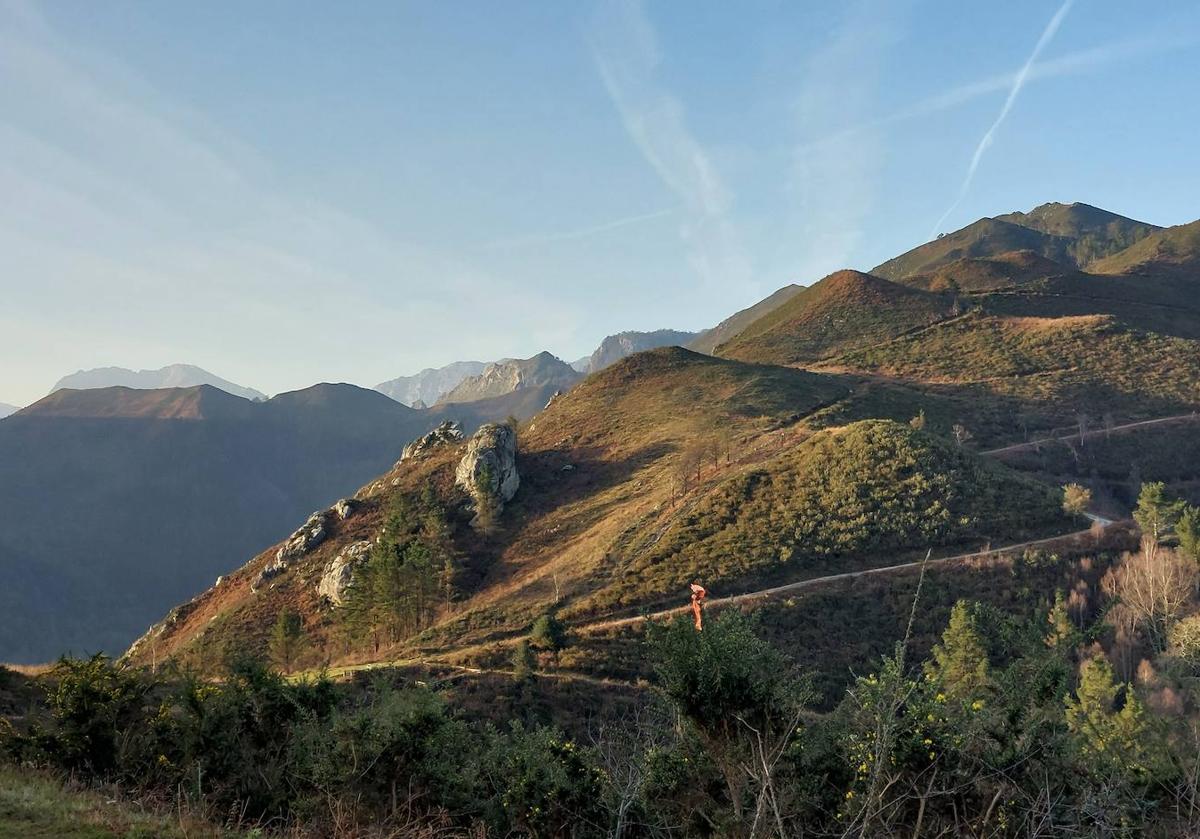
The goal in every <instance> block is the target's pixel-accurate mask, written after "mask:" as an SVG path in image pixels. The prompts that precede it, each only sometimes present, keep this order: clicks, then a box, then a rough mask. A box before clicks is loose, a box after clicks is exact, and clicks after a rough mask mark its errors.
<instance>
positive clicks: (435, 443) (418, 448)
mask: <svg viewBox="0 0 1200 839" xmlns="http://www.w3.org/2000/svg"><path fill="white" fill-rule="evenodd" d="M462 438H463V433H462V426H460V425H459V424H458V423H457V422H455V421H454V420H446V421H445V422H443V423H442V424H441V425H439V426H438V427H437V428H435V429H433V431H430V432H429V433H428V434H426V435H425V436H424V437H419V438H417V439H416V440H413V441H412V442H411V443H409V444H408V445H407V446H405V447H404V451H403V452H402V453H401V454H400V462H401V463H403V462H404V461H406V460H412V459H413V458H416V457H422V456H423V455H426V454H428V453H429V452H431V451H433V450H434V449H436V448H438V447H439V446H447V445H454V444H456V443H459V442H461V441H462Z"/></svg>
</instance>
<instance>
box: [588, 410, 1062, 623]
mask: <svg viewBox="0 0 1200 839" xmlns="http://www.w3.org/2000/svg"><path fill="white" fill-rule="evenodd" d="M1071 524H1072V522H1070V521H1068V520H1066V519H1065V518H1064V517H1063V515H1062V512H1061V510H1060V509H1059V504H1058V499H1057V498H1056V496H1055V494H1054V493H1053V492H1052V491H1051V490H1050V489H1049V488H1047V487H1046V486H1044V485H1042V484H1038V483H1035V482H1033V481H1031V480H1028V479H1024V478H1022V477H1020V476H1018V475H1015V474H1014V473H1011V472H1009V471H1008V470H1006V469H1004V468H1003V467H1000V466H997V465H996V464H994V463H990V462H986V461H983V460H981V459H980V458H978V457H976V456H974V455H971V454H968V453H966V452H964V451H962V450H961V449H958V448H956V447H954V446H953V444H951V443H949V442H947V441H946V440H944V439H942V438H939V437H934V436H932V435H929V434H925V433H922V432H918V431H915V430H913V429H912V428H911V427H909V426H908V425H906V424H899V423H895V422H890V421H878V420H877V421H868V422H860V423H855V424H853V425H850V426H847V427H845V428H842V429H836V430H832V431H826V432H822V433H819V434H817V435H814V436H813V437H811V438H809V439H808V440H805V441H804V442H802V443H800V444H799V445H798V446H796V447H794V448H793V449H790V450H788V451H785V452H784V453H782V454H780V455H779V456H777V457H774V458H772V459H770V460H768V461H765V462H763V463H762V464H760V465H758V466H755V467H754V468H752V469H749V470H746V471H743V472H741V473H740V474H737V475H736V476H733V477H731V478H729V479H727V480H725V481H724V482H722V483H721V484H720V485H719V486H717V487H716V488H715V489H713V490H712V491H711V492H709V493H708V494H707V495H706V496H705V497H703V498H702V499H701V500H700V501H699V502H698V503H697V504H695V505H694V506H692V507H691V508H690V509H688V510H687V511H686V512H685V513H683V514H681V515H680V516H677V517H676V520H675V521H674V522H673V523H672V525H671V526H670V527H669V528H668V529H667V530H666V532H665V534H663V536H662V538H660V539H659V540H657V542H656V543H655V544H653V545H652V546H650V547H648V548H646V549H645V550H643V551H641V552H638V553H636V554H635V555H633V556H631V557H630V558H629V561H628V565H627V568H625V569H624V573H622V574H621V575H620V577H618V578H616V579H614V580H613V581H612V582H611V583H610V584H609V585H608V586H606V587H604V588H602V589H600V590H599V591H597V592H596V593H595V594H594V595H592V596H591V597H590V598H588V599H587V601H586V602H585V603H584V604H581V606H582V607H584V608H588V607H590V609H591V610H592V611H595V612H597V613H602V612H604V611H605V610H606V609H607V608H609V607H612V606H616V605H628V604H629V603H638V602H644V601H645V599H646V597H647V595H654V594H662V595H665V594H668V593H670V592H675V591H682V590H684V589H686V584H687V582H688V581H689V580H693V579H701V580H704V581H705V582H706V584H715V583H713V581H717V580H719V581H722V583H724V584H725V585H726V586H740V587H746V586H749V585H751V584H757V583H766V582H768V581H771V580H775V579H779V578H780V577H781V575H785V576H786V577H787V579H789V580H790V579H799V578H802V577H806V576H819V575H821V574H826V573H836V572H838V571H842V570H846V569H847V568H853V567H861V566H863V565H884V564H892V563H894V562H896V561H899V560H898V559H897V557H901V556H904V555H905V554H906V553H907V552H911V551H914V550H919V549H923V548H925V547H931V546H932V547H939V546H967V545H970V546H976V545H978V544H981V543H984V542H991V541H994V542H997V543H1000V542H1015V541H1023V540H1025V539H1027V538H1031V537H1033V536H1036V535H1042V534H1044V533H1046V532H1047V531H1050V532H1061V531H1063V530H1066V529H1069V527H1070V526H1071Z"/></svg>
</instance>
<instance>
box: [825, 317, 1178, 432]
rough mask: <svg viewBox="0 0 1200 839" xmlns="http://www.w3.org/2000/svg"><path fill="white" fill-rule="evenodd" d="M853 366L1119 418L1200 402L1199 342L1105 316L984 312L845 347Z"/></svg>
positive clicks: (1170, 410) (1169, 410)
mask: <svg viewBox="0 0 1200 839" xmlns="http://www.w3.org/2000/svg"><path fill="white" fill-rule="evenodd" d="M843 361H844V362H845V363H846V364H847V365H848V366H850V367H852V368H856V369H862V370H870V371H875V372H879V373H884V374H887V375H892V376H899V377H904V378H909V379H919V380H922V381H925V382H941V383H955V384H964V383H977V384H981V385H983V386H984V388H985V389H986V390H987V391H988V392H990V393H994V394H997V395H999V396H1000V397H1014V398H1017V399H1021V400H1026V401H1029V402H1033V403H1043V404H1045V403H1055V404H1058V405H1060V406H1064V407H1066V408H1067V409H1069V410H1071V411H1086V412H1089V413H1095V414H1103V413H1111V414H1113V415H1116V416H1121V417H1131V418H1142V417H1152V416H1165V415H1168V414H1171V413H1178V412H1180V411H1183V410H1190V409H1191V408H1193V407H1194V406H1197V405H1200V344H1198V343H1196V342H1194V341H1188V340H1183V339H1179V338H1173V337H1167V336H1163V335H1158V334H1155V333H1148V332H1141V331H1138V330H1133V329H1129V328H1126V327H1124V326H1122V325H1121V324H1120V323H1118V322H1117V321H1116V320H1115V319H1114V318H1113V317H1111V316H1104V315H1092V316H1081V317H1066V318H1004V317H998V316H992V315H988V314H985V313H982V312H975V313H972V314H970V315H968V316H966V317H964V318H960V319H958V320H955V321H953V322H950V323H946V324H942V325H940V326H938V327H935V328H933V329H930V330H926V331H925V332H923V333H921V334H920V335H919V336H913V337H909V338H901V339H898V340H896V341H892V342H890V343H887V344H883V345H881V346H878V347H872V348H870V349H865V350H860V351H857V352H854V353H850V354H848V355H847V356H846V357H845V358H844V359H843Z"/></svg>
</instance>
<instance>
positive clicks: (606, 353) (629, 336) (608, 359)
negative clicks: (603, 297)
mask: <svg viewBox="0 0 1200 839" xmlns="http://www.w3.org/2000/svg"><path fill="white" fill-rule="evenodd" d="M695 337H696V333H695V332H679V331H676V330H674V329H658V330H655V331H654V332H618V333H617V334H616V335H609V336H608V337H607V338H605V339H604V340H603V341H601V342H600V346H598V347H597V348H596V350H595V351H594V352H593V353H592V354H591V355H590V356H588V358H587V359H586V361H585V360H583V359H580V361H578V362H576V363H575V364H572V365H571V366H572V367H574V368H575V369H576V370H578V371H579V372H581V373H598V372H599V371H601V370H603V369H604V368H605V367H608V366H610V365H612V364H616V363H617V362H618V361H620V360H621V359H622V358H625V357H627V356H631V355H633V354H634V353H638V352H645V351H646V350H654V349H658V348H659V347H684V346H687V344H688V342H689V341H691V340H693V339H694V338H695Z"/></svg>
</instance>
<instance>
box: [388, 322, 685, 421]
mask: <svg viewBox="0 0 1200 839" xmlns="http://www.w3.org/2000/svg"><path fill="white" fill-rule="evenodd" d="M695 337H696V333H694V332H678V331H676V330H673V329H659V330H657V331H654V332H621V333H618V334H617V335H609V336H608V337H607V338H605V339H604V340H603V341H601V342H600V346H599V347H597V348H596V349H595V351H594V352H592V354H591V355H588V356H585V357H583V358H581V359H578V360H576V361H573V362H571V363H570V364H568V365H566V366H568V367H570V368H571V369H572V370H574V371H575V372H577V373H582V374H585V375H586V374H588V373H594V372H596V371H598V370H603V369H604V368H605V367H607V366H608V365H610V364H613V363H614V362H617V361H619V360H620V359H622V358H625V357H626V356H628V355H632V354H633V353H635V352H642V351H644V350H651V349H654V348H656V347H666V346H671V345H680V346H682V345H684V344H686V343H687V342H688V341H691V340H692V339H693V338H695ZM552 360H553V361H552ZM553 362H559V359H558V358H556V357H555V356H553V355H551V354H550V353H548V352H543V353H539V354H538V355H536V356H534V357H533V358H528V359H514V358H502V359H500V360H499V361H494V362H492V363H491V364H486V363H484V362H482V361H456V362H454V363H453V364H447V365H446V366H445V367H437V368H433V367H430V368H426V369H425V370H422V371H421V372H420V373H416V374H415V375H412V376H400V377H398V378H395V379H390V380H388V381H386V382H382V383H380V384H377V385H375V390H377V391H379V392H380V393H382V394H385V395H387V396H390V397H391V398H392V399H395V400H396V401H397V402H402V403H404V404H405V405H409V406H413V407H425V406H428V405H433V404H434V403H435V402H438V401H443V402H463V401H473V399H474V398H492V397H495V396H501V395H503V394H505V393H509V392H511V391H513V390H517V389H519V388H521V387H529V386H531V385H533V386H536V387H541V386H542V385H550V384H552V385H554V389H558V388H561V387H570V385H571V384H573V383H574V379H573V378H572V377H571V376H570V375H569V374H568V373H567V372H566V371H565V370H563V369H561V367H559V366H558V365H556V364H554V363H553ZM560 363H561V362H560ZM489 367H490V368H492V372H491V373H488V374H487V379H488V381H487V383H483V382H481V381H480V380H479V378H478V377H480V376H483V375H484V374H485V371H486V370H487V368H489ZM576 378H577V377H576ZM467 379H472V382H471V383H470V384H468V385H467V387H466V389H464V390H460V391H459V393H458V394H457V395H456V396H450V394H451V393H452V392H453V391H454V390H455V389H456V388H458V387H459V385H461V384H463V383H464V382H465V381H466V380H467ZM480 393H486V396H483V397H479V396H477V394H480Z"/></svg>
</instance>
